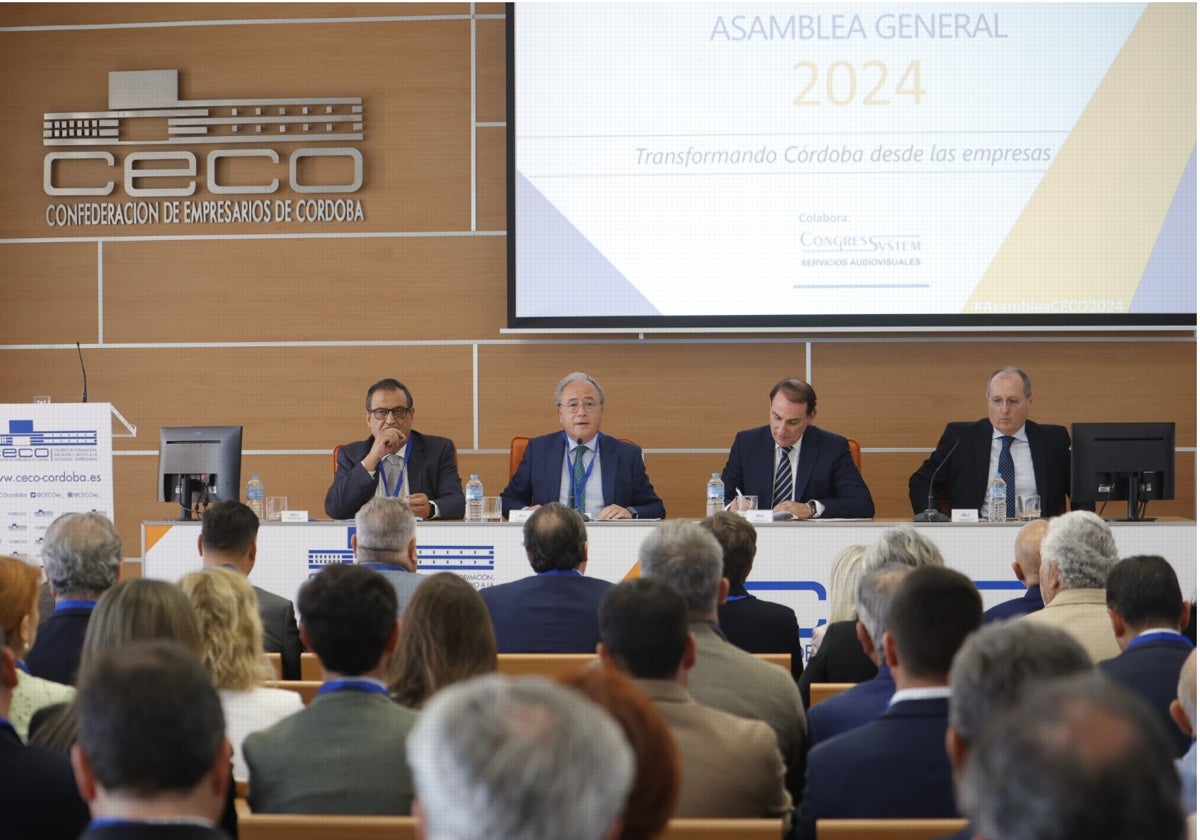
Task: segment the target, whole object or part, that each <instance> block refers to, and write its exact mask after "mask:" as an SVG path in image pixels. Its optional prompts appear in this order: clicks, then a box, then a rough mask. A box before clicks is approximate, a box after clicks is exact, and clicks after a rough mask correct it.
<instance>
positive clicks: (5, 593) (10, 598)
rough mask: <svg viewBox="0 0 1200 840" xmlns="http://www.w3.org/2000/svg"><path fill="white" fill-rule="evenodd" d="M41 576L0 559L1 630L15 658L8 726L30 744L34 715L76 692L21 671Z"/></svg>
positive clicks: (34, 569)
mask: <svg viewBox="0 0 1200 840" xmlns="http://www.w3.org/2000/svg"><path fill="white" fill-rule="evenodd" d="M41 577H42V573H41V572H40V571H39V570H38V567H37V566H34V565H32V564H30V563H26V562H25V561H24V560H20V559H18V558H16V557H8V556H7V555H0V627H2V628H3V629H4V638H5V639H6V640H7V646H8V647H9V648H10V649H11V650H12V652H13V654H14V655H15V656H16V658H17V662H18V666H17V687H16V688H14V689H13V694H12V708H10V709H9V713H8V722H9V723H11V724H12V725H13V729H15V730H17V734H18V735H19V736H21V740H23V741H26V740H29V721H30V719H31V718H32V717H33V714H34V712H36V711H38V710H39V709H42V708H45V707H47V706H54V705H56V704H59V703H65V702H67V701H68V700H70V699H71V698H72V697H74V696H75V688H74V687H73V686H69V685H62V684H61V683H56V682H51V681H50V680H46V679H42V678H41V677H35V676H33V675H32V674H30V673H29V672H28V671H26V670H25V669H24V668H22V667H21V665H20V662H21V659H22V658H23V657H24V656H25V654H26V653H28V652H29V649H30V648H31V647H33V642H34V639H35V638H37V628H38V596H39V592H38V582H39V580H40V579H41Z"/></svg>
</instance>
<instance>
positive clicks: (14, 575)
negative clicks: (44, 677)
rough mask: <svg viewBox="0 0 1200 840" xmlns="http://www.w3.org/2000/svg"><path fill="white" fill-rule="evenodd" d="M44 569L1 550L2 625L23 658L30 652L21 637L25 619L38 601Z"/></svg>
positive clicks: (15, 650) (12, 646)
mask: <svg viewBox="0 0 1200 840" xmlns="http://www.w3.org/2000/svg"><path fill="white" fill-rule="evenodd" d="M41 577H42V573H41V572H39V571H38V568H37V566H32V565H30V564H29V563H26V562H25V561H24V560H21V559H19V558H17V557H9V556H8V555H6V554H0V629H3V630H4V637H5V638H6V639H7V643H8V647H9V648H10V649H11V650H12V652H13V653H15V654H16V655H17V658H18V659H20V658H21V657H22V656H24V655H25V653H26V648H25V642H24V641H23V640H22V639H21V622H22V621H24V620H25V616H27V615H29V614H30V613H31V612H32V611H33V605H34V604H35V603H36V602H37V597H38V581H39V580H40V579H41Z"/></svg>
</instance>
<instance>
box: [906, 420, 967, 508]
mask: <svg viewBox="0 0 1200 840" xmlns="http://www.w3.org/2000/svg"><path fill="white" fill-rule="evenodd" d="M960 443H962V438H958V439H957V440H955V441H954V446H951V447H950V451H949V452H947V453H946V457H945V458H943V459H942V462H941V463H940V464H938V465H937V466H936V467H935V468H934V470H933V475H931V476H929V500H928V501H927V502H926V504H925V510H923V511H922V512H921V513H918V514H917V515H916V516H914V517H913V522H949V521H950V517H949V516H947V515H946V514H944V513H942V512H941V511H940V510H938V509H937V508H935V507H934V506H933V482H934V481H935V480H936V479H937V474H938V473H939V472H941V470H942V467H944V466H946V464H948V463H949V462H950V457H951V456H952V455H954V450H956V449H958V445H959V444H960Z"/></svg>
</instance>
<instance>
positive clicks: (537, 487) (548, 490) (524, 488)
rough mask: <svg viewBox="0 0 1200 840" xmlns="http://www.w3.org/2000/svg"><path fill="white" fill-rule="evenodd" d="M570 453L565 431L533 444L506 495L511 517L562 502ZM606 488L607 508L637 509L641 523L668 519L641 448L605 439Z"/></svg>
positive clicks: (505, 504) (603, 483)
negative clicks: (513, 512)
mask: <svg viewBox="0 0 1200 840" xmlns="http://www.w3.org/2000/svg"><path fill="white" fill-rule="evenodd" d="M566 451H567V438H566V436H565V435H564V434H563V433H562V432H561V431H559V432H551V433H550V434H548V435H542V436H541V437H535V438H533V439H532V440H530V441H529V445H528V446H526V447H525V455H524V457H522V458H521V463H520V465H518V466H517V471H516V472H515V473H513V477H512V478H510V479H509V481H508V486H507V487H505V488H504V492H503V493H501V494H500V499H501V504H502V505H503V507H504V513H505V515H507V514H508V512H509V511H511V510H520V509H521V508H524V507H529V506H530V505H544V504H546V503H548V502H557V501H558V497H559V485H560V484H561V483H562V469H563V458H564V457H565V456H566ZM600 484H601V490H602V494H603V499H604V505H605V507H607V506H608V505H620V506H621V507H623V508H637V516H636V518H638V519H663V518H665V517H666V515H667V511H666V508H665V507H664V505H663V503H662V499H660V498H658V494H657V493H655V492H654V485H652V484H651V483H650V477H649V476H647V475H646V464H645V462H644V461H643V460H642V448H641V447H640V446H638V445H637V444H633V443H626V442H625V441H623V440H620V439H619V438H615V437H612V436H610V435H605V434H602V435H600Z"/></svg>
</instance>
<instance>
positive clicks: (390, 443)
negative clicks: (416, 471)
mask: <svg viewBox="0 0 1200 840" xmlns="http://www.w3.org/2000/svg"><path fill="white" fill-rule="evenodd" d="M407 440H408V438H406V437H405V436H404V434H403V433H402V432H401V431H400V430H399V429H393V428H388V429H381V430H380V431H379V434H377V435H375V441H374V443H372V444H371V451H370V452H368V453H367V456H366V457H365V458H363V460H362V464H363V466H364V467H366V468H367V472H375V470H376V468H377V467H378V466H379V462H380V461H382V460H383V459H384V458H385V457H386V456H388V455H395V454H396V453H397V452H399V451H400V450H401V449H402V448H403V446H404V444H405V443H406V442H407Z"/></svg>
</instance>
